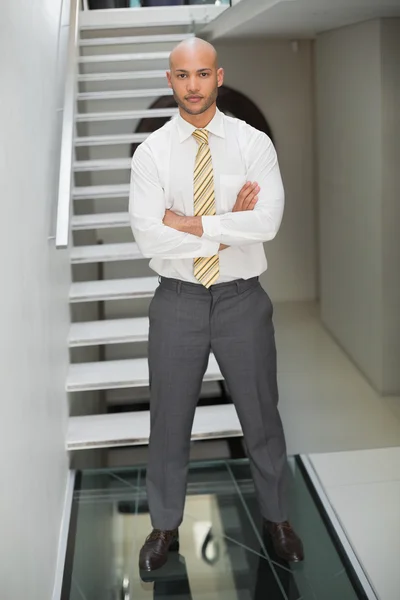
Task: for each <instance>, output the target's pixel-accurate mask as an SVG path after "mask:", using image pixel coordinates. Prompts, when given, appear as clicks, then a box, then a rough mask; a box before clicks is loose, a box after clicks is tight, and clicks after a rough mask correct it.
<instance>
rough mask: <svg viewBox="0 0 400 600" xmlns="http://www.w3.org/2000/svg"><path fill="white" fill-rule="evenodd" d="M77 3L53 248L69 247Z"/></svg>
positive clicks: (71, 32)
mask: <svg viewBox="0 0 400 600" xmlns="http://www.w3.org/2000/svg"><path fill="white" fill-rule="evenodd" d="M80 2H81V0H71V5H70V19H69V34H68V49H67V65H66V76H65V91H64V106H63V120H62V134H61V154H60V175H59V181H58V201H57V224H56V248H67V247H68V242H69V232H70V220H71V203H72V176H73V172H72V166H73V152H74V136H75V123H74V121H75V105H76V94H75V92H76V79H77V78H76V70H77V62H78V61H77V59H78V47H79V13H80Z"/></svg>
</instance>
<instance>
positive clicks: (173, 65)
mask: <svg viewBox="0 0 400 600" xmlns="http://www.w3.org/2000/svg"><path fill="white" fill-rule="evenodd" d="M192 60H195V61H196V62H197V61H200V62H202V61H204V67H205V68H206V67H213V68H217V62H218V59H217V51H216V50H215V48H214V46H213V45H212V44H210V43H209V42H206V41H205V40H201V39H200V38H196V37H193V38H189V39H187V40H184V41H183V42H181V43H180V44H178V45H177V46H175V48H174V49H173V50H172V52H171V54H170V56H169V67H170V69H179V65H180V63H182V64H187V63H188V62H190V61H192ZM183 68H184V67H183Z"/></svg>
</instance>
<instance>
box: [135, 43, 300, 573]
mask: <svg viewBox="0 0 400 600" xmlns="http://www.w3.org/2000/svg"><path fill="white" fill-rule="evenodd" d="M223 77H224V72H223V69H222V68H218V63H217V55H216V52H215V49H214V48H213V46H211V45H210V44H208V43H207V42H205V41H203V40H200V39H196V38H192V39H190V40H187V41H184V42H182V43H181V44H179V45H178V46H177V47H176V48H175V49H174V50H173V51H172V53H171V55H170V71H169V72H167V78H168V84H169V87H171V88H172V89H173V92H174V96H175V100H176V102H177V103H178V106H179V116H178V117H176V118H174V119H172V120H171V121H169V122H168V123H167V124H166V125H164V127H162V128H161V129H159V130H158V131H156V132H154V133H153V134H151V135H150V136H149V138H148V139H147V140H146V141H145V142H144V143H143V144H141V145H140V146H139V148H138V149H137V151H136V153H135V154H134V157H133V160H132V179H131V197H130V202H129V212H130V218H131V224H132V230H133V233H134V236H135V239H136V242H137V244H138V246H139V248H140V250H141V252H142V253H143V255H144V256H145V257H150V258H151V259H152V260H151V262H150V266H151V267H152V268H153V269H154V270H155V271H156V272H157V273H158V274H159V275H160V285H159V287H158V288H157V290H156V293H155V296H154V298H153V299H152V301H151V304H150V309H149V319H150V331H149V375H150V389H151V398H150V413H151V433H150V441H149V459H148V466H147V495H148V501H149V509H150V515H151V520H152V525H153V528H154V529H153V531H152V533H151V534H150V535H149V536H148V538H147V540H146V542H145V544H144V546H143V548H142V549H141V552H140V558H139V565H140V568H141V569H145V570H147V571H151V570H153V569H157V568H159V567H160V566H162V565H163V564H164V563H165V562H166V560H167V556H168V551H169V550H173V549H177V547H178V527H179V525H180V523H181V521H182V515H183V509H184V502H185V493H186V477H187V468H188V461H189V450H190V437H191V428H192V424H193V418H194V413H195V409H196V404H197V401H198V398H199V394H200V390H201V384H202V380H203V376H204V373H205V370H206V367H207V363H208V358H209V353H210V350H211V351H212V352H213V353H214V355H215V357H216V359H217V361H218V364H219V366H220V369H221V372H222V374H223V376H224V378H225V380H226V382H227V385H228V387H229V390H230V393H231V396H232V400H233V402H234V404H235V407H236V410H237V413H238V416H239V419H240V422H241V426H242V429H243V435H244V439H245V443H246V446H247V450H248V453H249V459H250V465H251V469H252V474H253V478H254V483H255V487H256V491H257V496H258V499H259V503H260V509H261V513H262V515H263V517H264V519H265V525H266V528H267V530H268V531H269V533H270V535H271V536H272V539H273V542H274V546H275V549H276V552H277V553H278V555H279V556H281V557H282V558H284V559H285V560H288V561H300V560H303V548H302V544H301V541H300V539H299V538H298V537H297V535H296V534H295V532H294V531H293V529H292V527H291V526H290V524H289V523H288V521H287V512H286V498H285V472H286V468H287V461H286V446H285V439H284V433H283V429H282V424H281V420H280V417H279V413H278V409H277V403H278V389H277V376H276V350H275V340H274V328H273V324H272V304H271V301H270V299H269V297H268V295H267V294H266V292H265V291H264V290H263V288H262V287H261V285H260V283H259V281H258V277H259V275H260V274H261V273H262V272H263V271H265V269H266V268H267V262H266V258H265V254H264V247H263V242H266V241H268V240H272V239H273V238H274V237H275V235H276V233H277V231H278V229H279V226H280V223H281V219H282V213H283V205H284V192H283V186H282V180H281V175H280V171H279V166H278V162H277V157H276V152H275V149H274V147H273V144H272V142H271V140H270V139H269V138H268V137H267V136H266V135H265V134H264V133H261V132H260V131H257V130H256V129H254V128H253V127H250V126H249V125H247V124H246V123H245V122H243V121H239V120H238V119H233V118H230V117H226V116H225V115H223V114H222V113H221V112H220V111H218V109H217V106H216V99H217V95H218V87H220V86H221V85H222V83H223Z"/></svg>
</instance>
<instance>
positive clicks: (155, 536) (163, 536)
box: [146, 529, 174, 542]
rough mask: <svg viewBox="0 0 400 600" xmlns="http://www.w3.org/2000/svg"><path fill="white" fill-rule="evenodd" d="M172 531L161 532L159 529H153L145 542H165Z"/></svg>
mask: <svg viewBox="0 0 400 600" xmlns="http://www.w3.org/2000/svg"><path fill="white" fill-rule="evenodd" d="M173 533H174V532H173V531H163V530H161V529H153V531H152V532H151V533H150V535H148V536H147V538H146V542H154V541H156V540H162V541H163V542H166V541H167V540H168V538H169V537H171V535H172V534H173Z"/></svg>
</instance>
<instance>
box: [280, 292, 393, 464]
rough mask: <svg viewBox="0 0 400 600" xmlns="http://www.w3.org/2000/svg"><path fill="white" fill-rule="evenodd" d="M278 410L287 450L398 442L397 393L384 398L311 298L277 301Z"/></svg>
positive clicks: (311, 450) (379, 445)
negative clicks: (343, 347)
mask: <svg viewBox="0 0 400 600" xmlns="http://www.w3.org/2000/svg"><path fill="white" fill-rule="evenodd" d="M274 321H275V330H276V343H277V350H278V378H279V389H280V412H281V415H282V420H283V423H284V426H285V431H286V437H287V443H288V451H289V454H291V455H295V454H301V453H314V452H332V451H339V450H360V449H365V448H384V447H392V446H400V397H388V398H385V397H382V396H380V395H379V394H378V393H377V392H375V390H374V389H373V388H372V387H371V386H370V385H369V383H368V382H367V381H366V379H365V378H364V377H363V375H362V374H361V373H360V371H359V370H358V369H357V368H356V367H355V365H354V364H353V363H352V362H351V361H350V360H349V358H348V356H347V355H346V354H345V353H344V352H343V350H341V348H340V347H339V346H338V345H337V344H336V342H335V341H334V339H333V338H332V337H331V336H330V335H329V333H328V332H327V331H326V330H325V329H324V327H323V326H322V324H321V322H320V320H319V317H318V307H317V306H316V305H315V304H313V303H309V302H304V303H302V302H295V303H292V302H288V303H278V304H276V306H275V314H274Z"/></svg>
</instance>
